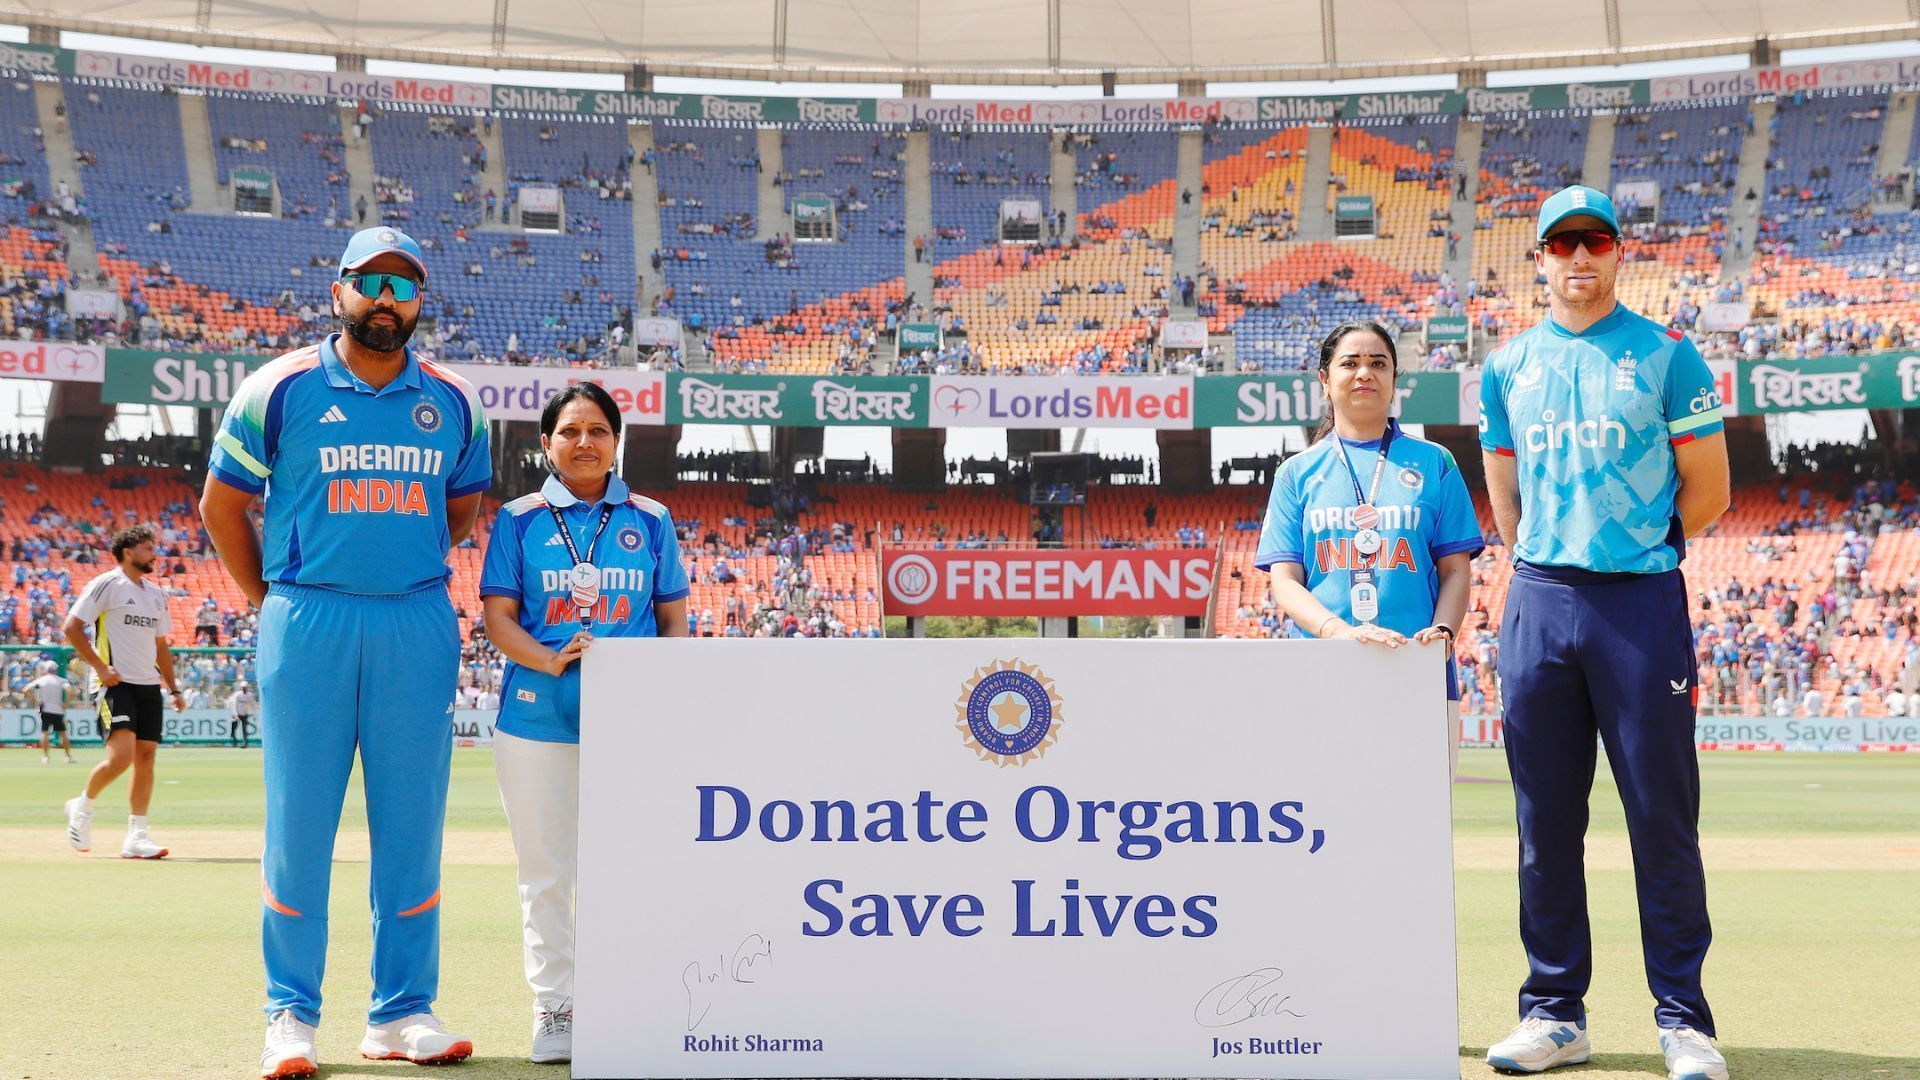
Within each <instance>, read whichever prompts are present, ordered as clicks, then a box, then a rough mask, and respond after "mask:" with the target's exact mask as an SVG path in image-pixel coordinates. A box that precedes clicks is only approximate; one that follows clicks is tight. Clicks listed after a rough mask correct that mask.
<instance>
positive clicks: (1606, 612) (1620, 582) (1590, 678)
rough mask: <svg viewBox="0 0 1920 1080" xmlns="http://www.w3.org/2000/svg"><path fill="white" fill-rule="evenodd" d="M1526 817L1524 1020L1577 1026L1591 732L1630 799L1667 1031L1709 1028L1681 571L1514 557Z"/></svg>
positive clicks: (1517, 749) (1517, 706) (1582, 976)
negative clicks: (1537, 563) (1540, 562)
mask: <svg viewBox="0 0 1920 1080" xmlns="http://www.w3.org/2000/svg"><path fill="white" fill-rule="evenodd" d="M1500 644H1501V656H1500V674H1501V694H1502V699H1503V701H1504V702H1505V710H1506V717H1505V727H1506V747H1507V763H1508V765H1509V767H1510V768H1511V771H1512V774H1513V792H1514V802H1515V805H1516V809H1517V812H1518V816H1519V823H1520V940H1521V943H1522V944H1523V945H1524V946H1525V947H1526V951H1527V964H1528V967H1529V969H1530V971H1529V974H1528V976H1527V980H1526V983H1525V984H1524V985H1523V986H1522V987H1521V988H1520V1015H1521V1016H1522V1017H1526V1016H1543V1017H1547V1018H1549V1019H1553V1020H1566V1021H1571V1020H1576V1019H1579V1018H1580V1017H1582V1016H1583V1015H1584V1008H1585V1006H1584V1002H1583V999H1584V998H1585V996H1586V992H1587V987H1588V985H1589V984H1590V983H1591V981H1592V978H1593V942H1592V933H1591V929H1590V927H1589V925H1588V922H1587V886H1586V860H1585V843H1586V832H1587V803H1588V797H1589V795H1590V794H1591V793H1592V790H1593V774H1594V766H1595V762H1596V752H1595V748H1594V739H1595V736H1596V735H1598V737H1599V741H1600V743H1601V744H1603V745H1604V746H1605V747H1606V750H1607V763H1608V764H1609V765H1610V766H1611V767H1612V769H1613V777H1614V781H1615V783H1616V784H1618V786H1619V788H1620V798H1621V801H1622V802H1623V804H1624V805H1625V808H1626V818H1627V833H1628V836H1629V838H1630V840H1631V842H1632V846H1633V877H1634V887H1635V890H1636V892H1637V893H1638V896H1639V903H1640V944H1641V950H1642V952H1643V953H1644V955H1645V958H1646V966H1647V986H1648V988H1649V989H1651V990H1652V991H1653V997H1654V1002H1655V1006H1654V1019H1655V1021H1656V1023H1657V1024H1658V1025H1659V1026H1660V1027H1663V1028H1664V1027H1679V1026H1682V1025H1684V1026H1687V1027H1691V1028H1695V1029H1697V1030H1699V1031H1701V1032H1704V1033H1706V1034H1708V1035H1712V1034H1714V1026H1713V1014H1712V1012H1711V1011H1709V1010H1708V1008H1707V1000H1706V996H1705V994H1704V993H1703V992H1702V991H1701V988H1700V968H1701V965H1702V963H1703V962H1704V961H1705V960H1706V955H1707V945H1708V943H1709V942H1710V941H1711V940H1712V938H1713V931H1712V928H1711V926H1710V925H1709V923H1708V920H1707V889H1706V874H1705V871H1704V870H1703V868H1702V866H1701V862H1700V834H1699V821H1700V767H1699V762H1698V760H1697V758H1696V757H1695V751H1694V743H1693V725H1694V712H1695V702H1696V701H1697V700H1698V697H1697V695H1698V689H1699V688H1698V687H1697V686H1696V685H1695V680H1696V679H1697V678H1698V674H1699V673H1698V669H1697V667H1696V666H1695V663H1694V658H1693V633H1692V627H1691V624H1690V622H1689V621H1688V618H1687V588H1686V582H1685V580H1684V579H1683V578H1682V577H1681V574H1680V571H1678V570H1673V571H1670V572H1668V573H1664V574H1593V573H1587V572H1584V571H1580V570H1570V569H1565V568H1561V567H1534V566H1528V565H1526V564H1521V565H1520V566H1519V567H1518V568H1517V569H1516V570H1515V572H1514V576H1513V584H1512V585H1511V587H1510V588H1509V590H1508V592H1507V608H1506V614H1505V617H1504V619H1503V621H1502V624H1501V629H1500Z"/></svg>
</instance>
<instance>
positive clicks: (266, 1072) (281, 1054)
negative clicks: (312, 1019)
mask: <svg viewBox="0 0 1920 1080" xmlns="http://www.w3.org/2000/svg"><path fill="white" fill-rule="evenodd" d="M319 1071H320V1067H319V1065H318V1064H317V1063H316V1055H315V1054H314V1052H313V1025H312V1024H303V1023H301V1022H300V1020H299V1018H298V1017H296V1016H294V1015H293V1010H292V1009H282V1010H280V1011H279V1012H277V1013H274V1014H273V1019H272V1020H271V1021H269V1022H268V1023H267V1048H266V1049H265V1050H262V1051H260V1075H261V1076H262V1077H263V1078H265V1080H296V1078H298V1077H304V1076H312V1075H313V1074H314V1073H316V1072H319Z"/></svg>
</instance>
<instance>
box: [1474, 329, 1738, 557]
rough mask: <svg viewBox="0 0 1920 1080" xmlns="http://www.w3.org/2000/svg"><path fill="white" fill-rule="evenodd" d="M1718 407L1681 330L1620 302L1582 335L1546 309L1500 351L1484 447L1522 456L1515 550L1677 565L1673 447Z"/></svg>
mask: <svg viewBox="0 0 1920 1080" xmlns="http://www.w3.org/2000/svg"><path fill="white" fill-rule="evenodd" d="M1720 413H1721V408H1720V394H1719V392H1718V391H1716V390H1715V389H1714V385H1713V375H1712V373H1711V372H1710V371H1709V370H1708V368H1707V365H1706V361H1704V360H1702V359H1700V353H1699V350H1697V349H1695V348H1694V347H1693V343H1692V342H1691V341H1688V340H1687V338H1686V335H1685V334H1683V333H1681V332H1680V331H1678V330H1668V329H1667V328H1665V327H1663V326H1661V325H1660V324H1659V323H1656V322H1654V321H1653V320H1651V319H1647V318H1644V317H1642V316H1640V315H1636V314H1634V313H1633V312H1631V311H1628V310H1627V309H1626V308H1625V307H1616V308H1615V309H1614V310H1613V313H1612V314H1610V315H1608V316H1607V317H1606V318H1604V319H1601V320H1600V321H1599V322H1597V323H1595V324H1594V325H1593V326H1592V327H1590V328H1589V329H1588V330H1587V331H1586V332H1585V333H1580V334H1575V333H1572V332H1570V331H1568V330H1565V329H1563V328H1561V327H1560V326H1559V324H1557V323H1555V322H1554V321H1553V320H1552V319H1551V318H1548V319H1543V320H1541V321H1540V323H1539V324H1538V325H1536V326H1534V327H1533V328H1531V329H1529V330H1527V331H1526V332H1524V333H1522V334H1520V335H1519V336H1518V337H1516V338H1514V339H1513V340H1512V341H1511V342H1509V343H1507V344H1506V345H1505V346H1502V347H1501V348H1499V349H1496V350H1495V351H1494V353H1493V355H1491V356H1489V357H1488V358H1487V364H1486V371H1485V373H1484V375H1483V376H1482V378H1481V382H1480V445H1481V446H1482V447H1484V448H1485V449H1486V450H1488V451H1490V452H1492V453H1495V454H1504V455H1506V456H1508V457H1511V458H1513V459H1514V462H1515V464H1516V465H1517V466H1518V468H1517V472H1518V475H1519V488H1520V533H1519V537H1518V542H1517V543H1516V544H1515V545H1514V555H1515V556H1516V557H1517V558H1518V559H1519V560H1520V561H1522V562H1526V563H1531V564H1533V565H1536V566H1568V567H1574V568H1577V569H1581V570H1588V571H1592V572H1595V573H1603V574H1617V573H1632V574H1658V573H1664V572H1666V571H1668V570H1672V569H1674V568H1675V567H1677V566H1679V565H1680V557H1681V553H1682V551H1683V550H1684V544H1685V541H1684V537H1683V536H1682V534H1681V530H1680V520H1679V514H1678V511H1677V509H1676V506H1675V503H1674V495H1675V493H1676V492H1677V491H1678V490H1679V486H1680V478H1679V473H1678V472H1677V471H1676V470H1675V468H1674V459H1673V448H1674V447H1675V446H1678V445H1682V444H1684V443H1688V442H1691V441H1693V440H1694V439H1698V438H1703V437H1705V436H1708V435H1712V434H1714V433H1715V432H1718V431H1720V430H1722V429H1723V428H1724V426H1725V425H1724V424H1723V423H1722V422H1721V415H1720Z"/></svg>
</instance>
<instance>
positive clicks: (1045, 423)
mask: <svg viewBox="0 0 1920 1080" xmlns="http://www.w3.org/2000/svg"><path fill="white" fill-rule="evenodd" d="M102 357H103V352H102V350H101V349H100V347H99V346H97V345H72V344H66V343H57V342H0V377H4V378H17V379H64V380H78V381H82V382H100V381H102V377H103V375H104V379H105V383H106V385H105V386H104V387H103V388H102V396H103V397H104V399H105V400H107V401H114V402H132V403H144V404H156V405H190V406H194V407H198V408H224V407H225V406H226V403H227V399H228V398H230V397H231V396H232V395H233V390H234V388H235V387H237V386H239V384H240V380H241V379H243V378H244V377H245V376H246V374H247V373H248V372H249V371H251V370H252V369H254V368H257V367H259V366H260V365H261V364H264V363H265V362H266V360H267V359H268V358H266V357H258V356H244V355H242V356H233V355H220V354H215V353H168V352H156V351H152V350H142V349H107V350H105V351H104V359H103V358H102ZM449 366H451V367H452V368H453V369H454V370H455V371H458V372H459V373H460V374H462V375H464V376H466V378H467V379H468V380H469V381H471V382H472V383H473V384H474V386H475V388H476V389H478V390H479V391H480V399H481V403H482V405H484V406H485V408H486V410H487V415H489V416H490V417H492V418H493V419H496V420H532V419H538V418H539V415H540V409H541V407H542V406H544V405H545V404H546V401H547V399H548V398H550V397H552V396H553V395H554V394H556V393H558V392H559V391H560V389H561V388H562V387H564V386H566V385H567V384H568V383H571V382H577V381H579V380H581V379H583V378H591V379H592V380H593V381H594V382H597V383H600V384H601V385H602V386H605V387H606V388H607V389H608V391H609V392H611V393H612V394H613V395H614V398H615V399H616V400H617V401H619V402H620V407H621V409H622V410H623V413H624V415H625V416H626V419H627V422H628V423H639V424H769V425H774V426H787V427H840V426H849V427H911V428H919V427H998V428H1029V429H1031V428H1042V429H1044V428H1063V427H1136V428H1159V429H1163V430H1186V429H1189V428H1217V427H1262V426H1266V425H1269V424H1313V423H1317V422H1319V420H1320V417H1321V415H1322V414H1323V411H1324V410H1325V408H1326V402H1325V401H1324V400H1323V399H1322V397H1321V394H1320V380H1319V378H1318V377H1317V376H1315V375H1312V374H1308V373H1305V372H1301V373H1297V374H1289V375H1246V376H1239V375H1205V376H1189V375H1161V376H1127V377H1082V376H1072V375H1059V376H1044V377H1001V376H990V375H970V376H967V375H952V376H947V375H932V376H928V375H892V376H872V375H868V376H847V377H835V376H810V375H718V374H711V373H697V372H672V373H665V372H657V371H633V370H627V369H618V368H611V369H587V368H562V367H519V366H514V365H507V364H453V365H449ZM1708 366H1709V367H1710V368H1712V369H1713V374H1714V383H1715V386H1716V387H1717V388H1718V391H1719V393H1720V396H1721V399H1722V400H1723V402H1724V403H1725V407H1726V410H1727V413H1728V415H1732V416H1740V415H1752V414H1758V413H1778V412H1818V411H1822V410H1827V409H1912V408H1920V354H1907V353H1879V354H1875V355H1871V356H1831V357H1816V358H1813V359H1806V360H1743V361H1732V360H1713V361H1709V362H1708ZM1479 379H1480V373H1479V369H1477V368H1467V369H1462V370H1459V371H1415V372H1408V373H1406V374H1404V375H1402V376H1400V380H1399V383H1398V385H1397V386H1396V387H1395V390H1394V393H1395V398H1396V401H1395V408H1396V409H1397V412H1396V413H1395V415H1397V416H1398V417H1399V418H1400V419H1401V420H1402V421H1404V422H1406V423H1409V424H1467V425H1472V424H1477V423H1479V418H1480V391H1479Z"/></svg>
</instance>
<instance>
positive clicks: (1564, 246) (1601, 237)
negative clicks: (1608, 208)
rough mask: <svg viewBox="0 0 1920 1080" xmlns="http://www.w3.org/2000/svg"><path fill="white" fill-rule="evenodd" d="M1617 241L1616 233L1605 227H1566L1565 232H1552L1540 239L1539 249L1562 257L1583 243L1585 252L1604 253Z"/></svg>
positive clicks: (1571, 252)
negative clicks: (1550, 234)
mask: <svg viewBox="0 0 1920 1080" xmlns="http://www.w3.org/2000/svg"><path fill="white" fill-rule="evenodd" d="M1619 242H1620V237H1619V235H1618V234H1616V233H1610V232H1608V231H1607V230H1605V229H1568V230H1567V231H1566V232H1559V233H1554V234H1553V235H1552V236H1549V237H1547V238H1546V239H1545V240H1542V241H1540V250H1542V251H1545V252H1546V253H1547V254H1549V255H1557V256H1559V257H1560V258H1563V259H1564V258H1566V257H1567V256H1569V255H1571V254H1573V252H1574V249H1576V248H1579V247H1580V246H1582V245H1585V246H1586V249H1587V254H1589V255H1605V254H1606V253H1607V252H1609V251H1612V250H1613V246H1614V245H1615V244H1618V243H1619Z"/></svg>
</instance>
